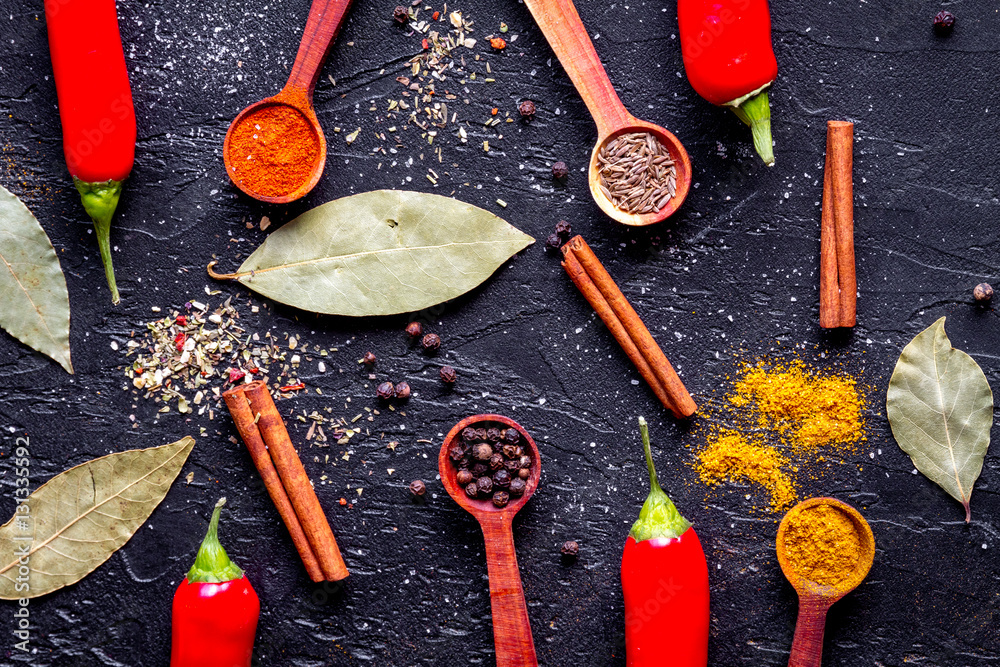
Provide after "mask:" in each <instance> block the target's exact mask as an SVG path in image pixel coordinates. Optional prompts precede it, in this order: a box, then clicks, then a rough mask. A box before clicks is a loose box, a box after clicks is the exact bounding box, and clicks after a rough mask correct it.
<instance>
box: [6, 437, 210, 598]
mask: <svg viewBox="0 0 1000 667" xmlns="http://www.w3.org/2000/svg"><path fill="white" fill-rule="evenodd" d="M192 447H194V439H193V438H190V437H187V438H183V439H181V440H178V441H177V442H174V443H171V444H169V445H163V446H161V447H152V448H150V449H133V450H129V451H126V452H117V453H115V454H108V455H107V456H102V457H101V458H98V459H94V460H92V461H88V462H86V463H83V464H81V465H78V466H76V467H75V468H70V469H69V470H67V471H65V472H63V473H60V474H58V475H56V476H55V477H53V478H52V479H50V480H49V481H48V482H46V483H45V484H43V485H42V486H40V487H38V489H36V490H35V492H34V493H32V494H31V495H30V496H29V497H28V499H27V500H26V501H25V502H23V503H20V505H19V506H21V505H23V506H26V507H27V510H19V511H16V512H15V513H14V516H13V518H11V520H10V521H8V522H7V523H5V524H4V525H3V526H0V599H3V600H16V599H18V598H34V597H38V596H40V595H45V594H46V593H51V592H52V591H55V590H58V589H60V588H62V587H63V586H69V585H70V584H75V583H76V582H78V581H80V579H83V578H84V577H85V576H87V575H88V574H90V573H91V572H93V571H94V570H95V569H96V568H97V566H98V565H100V564H101V563H103V562H104V561H106V560H107V559H108V558H110V557H111V555H112V554H113V553H114V552H116V551H118V549H120V548H121V547H122V545H124V544H125V543H126V542H128V540H129V538H131V537H132V535H133V534H135V531H137V530H138V529H139V527H140V526H142V524H143V523H145V521H146V519H148V518H149V515H150V514H152V513H153V510H154V509H156V506H157V505H159V504H160V501H162V500H163V498H164V497H165V496H166V495H167V491H168V490H169V489H170V485H171V484H172V483H173V481H174V479H176V478H177V475H178V474H179V473H180V471H181V466H183V465H184V462H185V461H186V460H187V457H188V454H190V453H191V448H192ZM19 479H20V478H19ZM21 566H26V567H27V569H28V573H27V576H26V577H25V576H24V573H23V570H21V571H20V572H19V570H20V568H21ZM25 583H27V585H28V588H27V590H25V589H23V586H24V584H25ZM19 586H21V587H22V588H20V589H19V588H18V587H19Z"/></svg>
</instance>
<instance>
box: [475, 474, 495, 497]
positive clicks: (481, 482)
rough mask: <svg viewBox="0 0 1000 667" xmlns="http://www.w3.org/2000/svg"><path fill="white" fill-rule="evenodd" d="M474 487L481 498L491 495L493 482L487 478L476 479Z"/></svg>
mask: <svg viewBox="0 0 1000 667" xmlns="http://www.w3.org/2000/svg"><path fill="white" fill-rule="evenodd" d="M476 486H478V487H479V493H480V494H481V495H483V496H488V495H490V494H491V493H493V480H492V479H490V478H489V477H480V478H479V479H477V480H476Z"/></svg>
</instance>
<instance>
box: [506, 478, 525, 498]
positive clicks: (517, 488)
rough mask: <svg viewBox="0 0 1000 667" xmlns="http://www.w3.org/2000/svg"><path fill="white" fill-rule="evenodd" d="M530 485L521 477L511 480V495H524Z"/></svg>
mask: <svg viewBox="0 0 1000 667" xmlns="http://www.w3.org/2000/svg"><path fill="white" fill-rule="evenodd" d="M527 487H528V484H527V482H525V481H524V480H523V479H521V478H520V477H517V478H515V479H512V480H510V495H512V496H515V497H520V496H523V495H524V491H525V489H526V488H527Z"/></svg>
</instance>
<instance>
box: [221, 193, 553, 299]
mask: <svg viewBox="0 0 1000 667" xmlns="http://www.w3.org/2000/svg"><path fill="white" fill-rule="evenodd" d="M532 243H534V239H533V238H531V237H530V236H528V235H527V234H524V233H522V232H520V231H518V230H517V229H515V228H514V227H512V226H511V225H509V224H508V223H507V222H505V221H504V220H502V219H501V218H499V217H497V216H496V215H494V214H492V213H490V212H489V211H485V210H483V209H481V208H477V207H475V206H472V205H471V204H465V203H462V202H460V201H457V200H455V199H452V198H450V197H442V196H440V195H432V194H425V193H421V192H408V191H402V190H377V191H375V192H366V193H363V194H359V195H353V196H351V197H344V198H343V199H337V200H335V201H332V202H329V203H326V204H323V205H321V206H318V207H316V208H314V209H312V210H310V211H307V212H305V213H303V214H302V215H300V216H299V217H298V218H296V219H295V220H292V221H291V222H289V223H288V224H286V225H284V226H283V227H281V228H280V229H278V230H277V231H274V232H272V233H271V235H270V236H268V238H267V240H266V241H265V242H264V243H263V244H262V245H261V246H260V247H259V248H257V250H255V251H254V252H253V254H251V255H250V257H248V258H247V260H246V261H245V262H244V263H243V265H242V266H241V267H240V270H239V271H238V272H237V273H234V274H224V275H222V274H218V273H215V272H214V271H212V268H211V266H209V273H210V274H211V275H212V277H214V278H219V279H234V280H238V281H239V282H241V283H243V284H244V285H246V286H247V287H249V288H250V289H252V290H254V291H256V292H258V293H260V294H262V295H264V296H266V297H268V298H270V299H274V300H275V301H280V302H281V303H285V304H288V305H290V306H295V307H296V308H301V309H302V310H307V311H311V312H314V313H323V314H327V315H350V316H357V317H361V316H367V315H395V314H399V313H408V312H412V311H415V310H420V309H422V308H427V307H429V306H433V305H436V304H439V303H441V302H443V301H448V300H449V299H453V298H455V297H457V296H459V295H461V294H464V293H465V292H467V291H469V290H471V289H472V288H474V287H476V286H477V285H479V284H480V283H482V282H483V281H484V280H486V279H487V278H488V277H489V276H490V275H492V274H493V272H494V271H496V270H497V268H499V267H500V265H502V264H503V263H504V262H505V261H507V260H508V259H510V258H511V257H512V256H513V255H514V254H516V253H517V252H519V251H521V250H523V249H524V248H526V247H527V246H529V245H530V244H532Z"/></svg>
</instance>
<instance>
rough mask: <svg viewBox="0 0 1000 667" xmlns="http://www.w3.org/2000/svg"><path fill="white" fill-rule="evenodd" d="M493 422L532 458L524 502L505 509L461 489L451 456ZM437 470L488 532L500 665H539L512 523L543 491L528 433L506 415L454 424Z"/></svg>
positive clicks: (539, 466) (538, 461) (488, 565)
mask: <svg viewBox="0 0 1000 667" xmlns="http://www.w3.org/2000/svg"><path fill="white" fill-rule="evenodd" d="M488 423H494V424H503V425H504V426H506V427H507V428H514V429H517V432H518V433H520V434H521V442H522V443H523V444H522V446H524V445H527V446H526V447H525V450H526V453H527V454H528V456H530V457H531V461H532V465H531V476H530V477H529V478H528V479H527V480H525V481H526V488H525V490H524V495H522V496H521V497H520V498H512V499H511V502H510V504H508V505H507V506H506V507H504V508H502V509H500V508H497V507H495V506H494V505H493V503H492V501H490V500H479V499H473V498H470V497H469V496H468V495H466V493H465V490H464V489H463V488H462V487H461V486H459V484H458V480H457V479H456V476H457V475H458V470H457V469H456V468H455V466H454V465H452V463H451V460H450V459H449V458H448V450H449V449H450V448H451V446H452V445H453V444H455V443H456V442H458V440H459V438H460V437H461V435H462V431H463V430H464V429H465V428H467V427H469V426H472V427H473V428H475V427H476V426H477V425H478V426H485V425H486V424H488ZM438 470H439V471H440V473H441V482H442V483H443V484H444V488H445V489H446V490H447V491H448V495H450V496H451V497H452V498H453V499H454V500H455V502H456V503H458V504H459V506H460V507H461V508H462V509H464V510H465V511H466V512H468V513H469V514H471V515H472V516H474V517H476V520H477V521H479V525H480V526H481V527H482V529H483V538H484V539H485V540H486V569H487V572H488V574H489V577H490V606H491V608H492V611H493V642H494V644H495V646H496V658H497V667H537V665H538V659H537V658H536V657H535V640H534V639H533V638H532V636H531V624H530V622H529V621H528V606H527V604H525V601H524V587H523V586H522V585H521V573H520V571H519V570H518V568H517V554H515V553H514V533H513V530H512V528H511V524H512V523H513V521H514V515H515V514H517V513H518V511H520V509H521V508H522V507H524V505H525V503H527V502H528V499H529V498H531V495H532V494H533V493H534V492H535V489H537V488H538V480H539V478H540V477H541V474H542V462H541V459H540V458H539V456H538V447H537V446H536V445H535V441H534V440H532V438H531V436H530V435H528V432H527V431H525V430H524V428H523V427H522V426H521V425H520V424H518V423H517V422H516V421H514V420H513V419H508V418H507V417H504V416H502V415H489V414H486V415H474V416H472V417H466V418H465V419H463V420H462V421H460V422H458V423H457V424H455V427H454V428H452V429H451V431H449V432H448V435H447V437H445V439H444V444H443V445H441V452H440V453H439V454H438Z"/></svg>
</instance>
